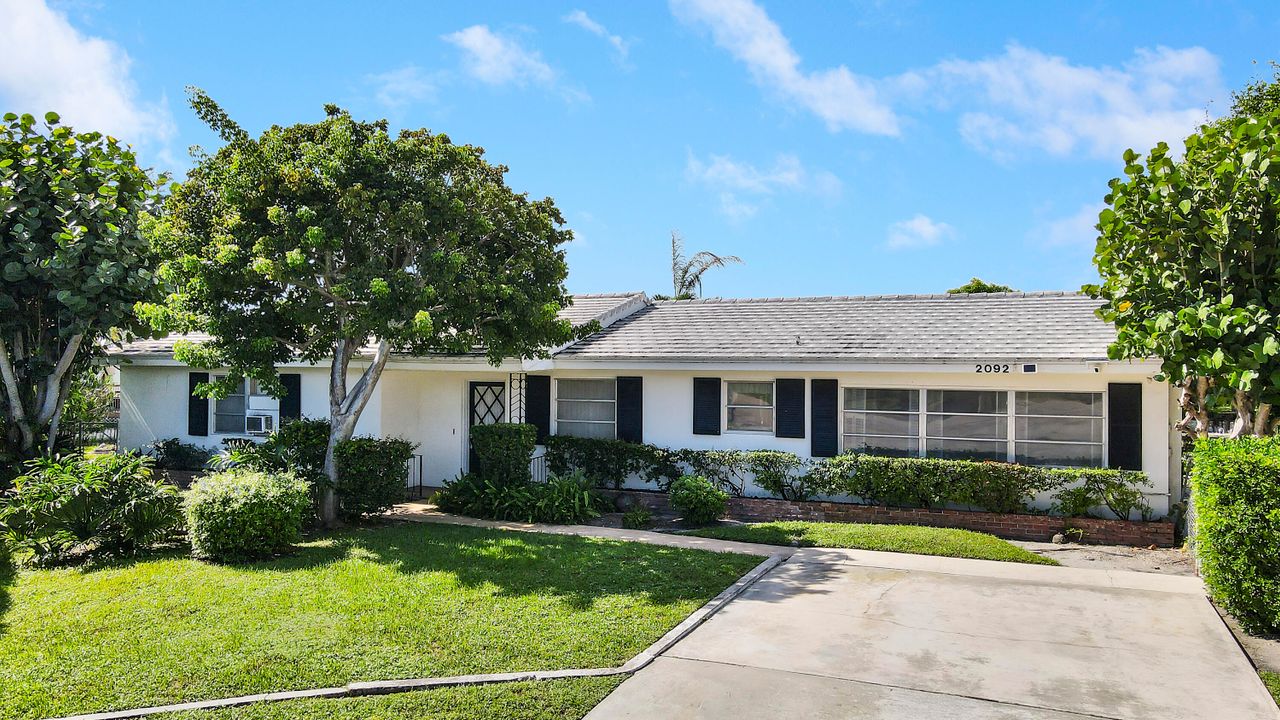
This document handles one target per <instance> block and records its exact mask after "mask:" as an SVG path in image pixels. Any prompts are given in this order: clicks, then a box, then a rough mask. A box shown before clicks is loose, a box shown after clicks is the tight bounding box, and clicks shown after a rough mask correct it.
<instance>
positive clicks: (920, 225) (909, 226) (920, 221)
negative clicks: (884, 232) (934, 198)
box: [887, 215, 956, 250]
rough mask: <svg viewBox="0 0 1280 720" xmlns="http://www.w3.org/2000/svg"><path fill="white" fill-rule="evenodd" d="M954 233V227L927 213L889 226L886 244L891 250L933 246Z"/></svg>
mask: <svg viewBox="0 0 1280 720" xmlns="http://www.w3.org/2000/svg"><path fill="white" fill-rule="evenodd" d="M955 234H956V231H955V228H953V227H951V226H950V225H948V224H946V223H944V222H937V221H935V220H933V219H931V218H929V216H927V215H916V216H915V217H913V218H911V219H910V220H901V221H899V222H896V223H894V224H892V225H890V226H889V241H888V243H887V245H888V247H889V248H890V249H891V250H906V249H910V248H923V247H933V246H934V245H937V244H939V243H941V242H942V241H943V240H946V239H948V238H951V237H954V236H955Z"/></svg>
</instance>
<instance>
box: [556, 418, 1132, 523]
mask: <svg viewBox="0 0 1280 720" xmlns="http://www.w3.org/2000/svg"><path fill="white" fill-rule="evenodd" d="M547 463H548V467H549V468H550V469H551V470H552V471H553V472H557V473H563V472H568V471H570V470H580V471H582V472H583V473H585V474H586V476H587V477H588V478H590V479H592V480H593V481H595V482H596V483H597V484H599V485H601V486H612V487H615V488H616V487H620V486H621V485H622V483H623V481H625V480H626V479H627V478H628V477H630V476H632V475H635V476H637V477H640V478H641V479H643V480H645V481H646V482H651V483H654V484H656V485H658V487H659V488H661V489H666V488H667V487H668V486H669V485H670V484H671V483H672V482H674V481H676V480H677V479H679V478H680V477H681V476H683V475H686V474H692V475H701V476H703V477H706V478H707V479H708V480H710V481H711V482H712V483H713V484H715V485H716V486H717V487H719V488H720V489H722V490H725V491H726V492H728V493H730V494H731V495H734V496H741V495H742V494H743V493H744V492H745V491H746V487H747V484H748V482H752V483H754V484H755V485H756V486H757V487H759V488H760V489H762V490H764V491H766V492H768V493H771V494H773V495H775V496H777V497H780V498H783V499H785V500H808V499H810V498H812V497H815V496H820V495H821V496H840V495H844V496H849V497H850V498H852V499H854V501H856V502H861V503H864V504H868V505H890V506H898V507H940V506H964V507H969V508H972V509H981V510H989V511H992V512H1025V511H1027V509H1028V506H1027V504H1028V503H1029V502H1030V501H1031V500H1032V499H1033V498H1034V497H1036V496H1037V495H1039V494H1041V493H1046V492H1051V491H1056V494H1055V495H1054V497H1055V501H1056V502H1055V505H1054V509H1055V511H1056V512H1058V513H1059V514H1063V515H1069V516H1085V515H1089V514H1091V513H1093V512H1095V510H1096V509H1097V508H1102V507H1105V508H1108V509H1109V510H1110V511H1111V513H1112V514H1114V515H1115V516H1117V517H1121V518H1125V519H1129V518H1132V517H1133V516H1135V515H1137V516H1140V517H1142V518H1144V519H1146V518H1147V517H1149V515H1150V509H1149V507H1148V506H1147V504H1146V501H1145V499H1144V498H1143V495H1142V491H1141V487H1142V486H1144V485H1145V484H1146V482H1147V478H1146V475H1144V474H1143V473H1140V472H1131V471H1125V470H1110V469H1102V468H1045V467H1034V466H1029V465H1015V464H1012V463H1003V462H977V461H969V460H942V459H937V458H890V457H880V456H874V455H852V454H850V455H840V456H837V457H833V458H822V459H814V460H808V459H805V458H801V457H799V456H798V455H795V454H794V453H789V452H782V451H778V450H689V449H679V450H672V449H669V448H662V447H657V446H654V445H645V444H637V443H628V442H623V441H621V440H599V439H591V438H576V437H567V436H554V437H550V438H547Z"/></svg>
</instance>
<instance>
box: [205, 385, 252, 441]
mask: <svg viewBox="0 0 1280 720" xmlns="http://www.w3.org/2000/svg"><path fill="white" fill-rule="evenodd" d="M223 377H225V376H223ZM246 400H247V398H246V397H245V382H244V381H243V380H241V381H240V388H239V389H238V390H237V391H236V394H234V395H228V396H226V397H225V398H221V399H218V398H214V400H213V431H214V432H218V433H237V434H243V433H244V412H245V409H246V408H247V402H246Z"/></svg>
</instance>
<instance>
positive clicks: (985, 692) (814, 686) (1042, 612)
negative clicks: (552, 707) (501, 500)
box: [587, 550, 1280, 720]
mask: <svg viewBox="0 0 1280 720" xmlns="http://www.w3.org/2000/svg"><path fill="white" fill-rule="evenodd" d="M587 717H588V718H589V719H590V720H615V719H618V718H652V719H654V720H657V719H662V720H669V719H672V718H732V719H733V720H747V719H749V718H841V719H845V718H883V719H886V720H888V719H890V718H892V719H894V720H897V719H903V720H905V719H907V718H910V719H913V720H914V719H918V718H926V719H929V720H935V719H936V720H944V719H945V720H951V719H957V720H976V719H978V718H983V719H986V718H1009V719H1010V720H1012V719H1014V718H1017V719H1019V720H1072V719H1077V718H1115V719H1122V720H1149V719H1152V718H1159V719H1160V720H1174V719H1176V718H1187V719H1188V720H1190V719H1192V718H1197V719H1199V718H1213V719H1214V720H1235V719H1237V718H1238V719H1240V720H1280V711H1277V710H1276V707H1275V705H1274V704H1273V703H1272V701H1271V698H1270V696H1269V695H1268V694H1267V691H1266V690H1265V688H1264V687H1263V685H1262V683H1261V681H1260V680H1259V679H1258V677H1257V675H1256V673H1255V672H1254V671H1253V668H1252V667H1251V666H1250V664H1249V661H1248V660H1247V659H1246V658H1245V656H1244V654H1243V653H1242V652H1241V651H1240V649H1239V648H1238V647H1237V645H1236V643H1235V641H1234V640H1233V639H1232V637H1231V635H1230V633H1229V632H1228V631H1227V629H1226V628H1225V627H1224V626H1223V624H1222V621H1221V620H1220V619H1219V618H1218V616H1217V614H1216V613H1215V612H1214V611H1213V609H1212V608H1211V607H1210V605H1209V603H1208V601H1207V600H1206V599H1205V597H1204V590H1203V587H1202V586H1201V584H1200V581H1199V580H1198V579H1196V578H1188V577H1172V576H1163V575H1154V574H1146V573H1133V572H1117V571H1105V570H1084V569H1076V568H1054V567H1042V566H1032V565H1016V564H1012V563H996V562H986V561H978V560H957V559H950V558H930V557H925V556H919V555H903V554H894V553H876V552H867V551H858V550H800V551H798V552H796V553H795V554H794V555H793V556H792V557H791V559H790V560H788V561H787V562H785V563H784V564H782V565H780V566H779V567H777V568H775V569H774V570H773V571H772V572H770V573H769V574H768V575H766V576H765V577H764V578H762V579H761V580H760V581H759V582H758V583H757V584H756V585H754V586H752V587H751V588H750V589H749V590H748V591H747V592H746V593H744V594H743V595H742V596H740V597H739V598H738V599H736V600H734V601H733V602H731V603H730V604H729V605H728V606H726V607H725V608H724V609H723V610H721V611H720V612H719V613H717V614H716V615H715V616H713V617H712V618H711V619H710V620H709V621H707V623H706V624H704V625H703V626H701V627H700V628H698V629H697V630H695V631H694V632H693V633H692V634H690V635H689V636H688V637H686V638H685V639H684V640H682V641H680V642H679V643H677V644H676V645H674V646H673V647H672V648H671V649H670V650H668V651H667V652H666V653H664V654H663V655H662V656H660V657H658V658H657V659H656V660H654V662H653V663H652V664H651V665H649V666H648V667H646V668H645V669H643V670H641V671H640V672H639V673H637V674H636V675H634V676H633V677H631V678H630V679H628V680H627V681H626V682H624V683H623V684H622V685H621V686H620V687H619V688H618V690H617V691H615V692H614V693H613V694H612V695H610V696H609V697H608V698H606V699H605V700H604V702H602V703H601V704H600V705H599V706H598V707H596V709H595V710H593V711H592V712H591V714H590V715H588V716H587Z"/></svg>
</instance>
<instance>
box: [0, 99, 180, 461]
mask: <svg viewBox="0 0 1280 720" xmlns="http://www.w3.org/2000/svg"><path fill="white" fill-rule="evenodd" d="M157 196H158V191H157V183H156V182H155V181H153V180H152V179H151V177H149V176H148V174H147V172H146V171H145V170H143V169H141V168H140V167H138V162H137V159H136V158H135V157H134V154H133V151H132V150H130V149H129V147H128V146H127V145H125V144H123V143H121V142H120V141H119V140H117V139H115V138H113V137H110V136H105V135H102V134H101V133H96V132H88V133H76V132H74V131H73V130H72V129H71V128H69V127H67V126H65V125H61V124H59V118H58V115H57V113H52V112H51V113H48V114H46V115H45V122H44V123H43V125H41V124H38V123H37V121H36V119H35V118H34V117H32V116H31V115H21V116H19V115H16V114H14V113H7V114H5V115H4V119H3V122H0V238H3V241H0V364H3V365H6V366H8V367H10V368H11V369H12V383H10V382H5V383H0V400H3V403H0V405H3V412H4V418H5V419H4V421H3V422H2V423H0V430H3V431H4V433H3V435H0V443H4V444H6V445H7V446H8V451H7V452H8V454H10V455H13V456H15V457H18V458H29V457H32V456H33V455H34V454H35V452H36V450H37V449H38V448H39V446H40V445H41V444H43V443H45V442H46V438H47V435H48V433H49V431H50V425H51V423H52V421H53V419H54V417H55V416H56V414H57V408H58V401H59V400H61V399H63V398H64V397H65V393H66V390H67V387H68V386H67V384H65V383H64V382H63V381H62V378H63V377H64V376H65V375H66V374H67V373H71V374H73V375H74V374H76V373H79V372H82V371H83V370H84V369H85V368H88V367H89V366H90V363H91V362H92V360H93V359H94V358H97V357H101V356H102V355H103V354H104V353H105V352H106V350H107V348H108V343H107V342H105V341H106V340H119V339H125V338H127V337H129V336H130V335H132V334H133V333H147V332H150V329H149V328H148V327H147V326H146V325H145V324H143V323H141V322H140V321H139V320H138V319H136V318H135V316H134V312H133V306H134V303H136V302H139V301H150V300H155V299H156V298H158V297H160V293H161V290H160V286H159V283H158V281H157V278H156V276H155V274H154V272H153V268H154V265H155V261H154V259H153V256H152V255H151V252H150V248H149V245H148V242H147V239H146V238H145V237H144V235H143V232H142V230H141V227H142V226H143V225H144V224H145V223H146V222H147V216H146V213H147V211H148V210H149V209H150V208H151V207H152V206H153V205H154V204H155V202H156V201H157ZM109 333H110V336H109Z"/></svg>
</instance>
